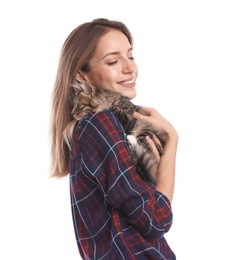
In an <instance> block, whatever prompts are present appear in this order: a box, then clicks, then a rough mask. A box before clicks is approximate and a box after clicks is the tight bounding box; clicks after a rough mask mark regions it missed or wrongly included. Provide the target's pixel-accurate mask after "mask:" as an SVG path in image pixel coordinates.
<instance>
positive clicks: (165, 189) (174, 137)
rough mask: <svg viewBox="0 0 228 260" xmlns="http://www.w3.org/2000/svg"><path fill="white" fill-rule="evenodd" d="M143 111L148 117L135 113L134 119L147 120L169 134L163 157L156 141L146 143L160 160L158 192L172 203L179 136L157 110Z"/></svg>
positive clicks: (147, 109) (150, 140)
mask: <svg viewBox="0 0 228 260" xmlns="http://www.w3.org/2000/svg"><path fill="white" fill-rule="evenodd" d="M143 109H144V110H145V111H146V112H147V113H148V116H145V115H142V114H139V113H137V112H135V113H134V117H135V118H136V119H141V120H146V121H147V122H149V123H151V124H152V125H153V126H154V127H156V128H157V129H158V130H161V131H165V132H166V133H167V141H166V144H165V147H164V152H163V155H162V156H161V157H160V156H159V152H158V150H157V149H156V146H155V143H154V141H153V140H152V139H150V138H149V137H147V138H146V141H147V143H148V145H149V146H150V148H151V149H152V150H153V152H154V153H155V156H156V157H157V158H158V160H160V163H159V166H158V169H157V175H158V180H157V184H156V190H158V191H160V192H161V193H163V194H164V195H166V196H167V197H168V199H169V200H170V202H172V199H173V194H174V182H175V164H176V163H175V161H176V152H177V143H178V134H177V132H176V130H175V129H174V127H173V126H172V125H171V124H170V123H169V122H168V121H167V120H166V119H165V118H164V117H163V116H162V115H161V114H160V113H159V112H158V111H157V110H156V109H154V108H148V107H143Z"/></svg>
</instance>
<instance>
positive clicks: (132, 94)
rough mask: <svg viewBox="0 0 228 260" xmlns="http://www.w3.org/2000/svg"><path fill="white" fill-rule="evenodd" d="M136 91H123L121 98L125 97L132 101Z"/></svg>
mask: <svg viewBox="0 0 228 260" xmlns="http://www.w3.org/2000/svg"><path fill="white" fill-rule="evenodd" d="M136 94H137V92H136V90H135V89H131V90H128V91H125V92H123V93H122V95H123V96H126V97H128V98H129V99H133V98H135V97H136Z"/></svg>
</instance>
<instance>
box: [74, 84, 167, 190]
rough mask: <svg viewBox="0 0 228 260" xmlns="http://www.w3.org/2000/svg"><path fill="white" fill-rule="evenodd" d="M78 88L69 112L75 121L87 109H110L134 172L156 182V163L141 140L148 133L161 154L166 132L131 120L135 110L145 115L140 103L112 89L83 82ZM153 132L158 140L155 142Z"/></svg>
mask: <svg viewBox="0 0 228 260" xmlns="http://www.w3.org/2000/svg"><path fill="white" fill-rule="evenodd" d="M80 87H81V91H79V92H78V97H77V98H76V99H75V100H74V108H73V110H72V115H73V116H74V117H75V118H76V119H78V120H79V119H81V118H82V117H84V116H85V115H86V114H88V113H89V112H100V111H102V110H110V111H112V112H113V113H114V115H115V116H116V117H117V118H118V120H119V122H120V123H121V125H122V127H123V129H124V131H125V133H126V137H127V142H128V145H129V152H130V158H131V160H132V163H133V165H134V167H135V169H136V171H137V173H138V174H139V176H140V177H141V178H142V179H143V180H144V181H148V182H151V183H153V184H154V185H156V182H157V177H158V176H157V167H158V163H159V162H158V160H157V159H156V157H155V155H154V154H153V151H152V150H151V149H150V147H149V146H148V144H147V142H146V141H145V137H146V136H150V138H151V139H152V140H153V141H154V142H155V145H156V147H157V149H158V151H159V154H160V156H161V155H162V154H163V149H164V145H165V142H166V140H167V135H166V133H165V132H164V131H160V130H157V129H156V128H155V127H153V126H152V125H151V124H150V123H148V122H147V121H145V120H141V119H135V118H134V117H133V113H134V112H135V111H137V112H139V113H141V114H143V115H147V112H146V111H145V110H143V108H142V107H141V106H138V105H135V104H134V103H133V102H132V101H131V100H130V99H129V98H128V97H126V96H123V95H121V94H120V93H117V92H114V91H110V90H105V89H99V88H95V87H93V86H91V85H90V84H88V83H87V82H86V81H85V82H83V83H81V84H80ZM85 93H87V94H85ZM88 93H89V94H88ZM79 114H80V117H79V116H78V115H79ZM154 135H155V136H156V137H157V138H158V140H159V141H160V143H158V142H156V139H155V138H154Z"/></svg>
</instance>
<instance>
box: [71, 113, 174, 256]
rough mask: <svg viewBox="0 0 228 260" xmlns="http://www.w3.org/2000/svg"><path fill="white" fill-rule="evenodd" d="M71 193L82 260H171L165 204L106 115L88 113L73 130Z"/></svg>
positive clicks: (120, 131) (117, 125) (169, 215)
mask: <svg viewBox="0 0 228 260" xmlns="http://www.w3.org/2000/svg"><path fill="white" fill-rule="evenodd" d="M70 192H71V206H72V217H73V223H74V229H75V235H76V239H77V245H78V249H79V252H80V255H81V257H82V259H96V260H97V259H104V260H105V259H107V260H111V259H115V260H121V259H131V260H134V259H137V260H143V259H160V260H162V259H163V260H164V259H166V260H168V259H176V257H175V254H174V253H173V252H172V250H171V249H170V247H169V245H168V244H167V242H166V240H165V238H164V234H165V233H166V232H168V230H169V229H170V227H171V225H172V220H173V215H172V209H171V205H170V202H169V200H168V199H167V197H166V196H164V195H163V194H161V193H159V192H157V191H155V187H154V185H153V184H151V183H146V182H145V181H143V180H142V179H141V178H140V177H139V175H138V174H137V172H136V171H135V169H134V167H133V165H132V162H131V160H130V156H129V148H128V145H127V141H126V134H125V132H124V130H123V128H122V126H121V124H120V123H119V121H118V120H117V118H116V117H115V116H114V115H113V114H112V113H111V112H110V111H102V112H99V113H96V114H92V113H90V114H89V115H88V116H86V117H85V118H84V119H83V120H81V121H80V122H79V123H78V124H77V126H76V128H75V131H74V135H73V139H72V149H71V154H70Z"/></svg>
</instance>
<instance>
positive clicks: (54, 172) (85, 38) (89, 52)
mask: <svg viewBox="0 0 228 260" xmlns="http://www.w3.org/2000/svg"><path fill="white" fill-rule="evenodd" d="M112 29H115V30H119V31H121V32H122V33H124V34H125V35H126V37H127V38H128V41H129V43H130V44H131V45H133V38H132V35H131V33H130V31H129V29H128V28H127V26H126V25H125V24H123V23H122V22H120V21H111V20H108V19H104V18H98V19H94V20H93V21H91V22H87V23H83V24H81V25H79V26H78V27H76V28H75V29H74V30H73V31H72V32H71V33H70V34H69V36H68V37H67V39H66V40H65V42H64V44H63V47H62V50H61V53H60V58H59V64H58V69H57V74H56V79H55V83H54V86H53V92H52V97H51V114H50V124H49V136H50V176H51V177H57V178H60V177H64V176H67V175H68V174H69V152H70V147H69V144H70V140H71V138H72V133H73V129H74V127H75V124H76V123H77V121H78V120H79V119H80V118H78V119H77V109H76V110H75V104H76V103H80V102H81V101H82V100H84V99H86V98H87V97H88V96H91V95H93V93H94V92H95V88H96V87H95V86H89V87H87V88H85V87H84V86H85V85H84V84H80V83H79V82H78V81H77V80H76V75H77V72H78V71H79V70H81V71H84V72H89V71H90V64H89V62H90V60H91V58H92V57H93V55H94V52H95V48H96V46H97V44H98V42H99V40H100V38H101V37H102V36H103V35H105V34H106V33H107V32H109V31H110V30H112ZM73 109H74V110H73ZM72 111H73V112H74V115H76V116H74V117H73V115H72Z"/></svg>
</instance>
